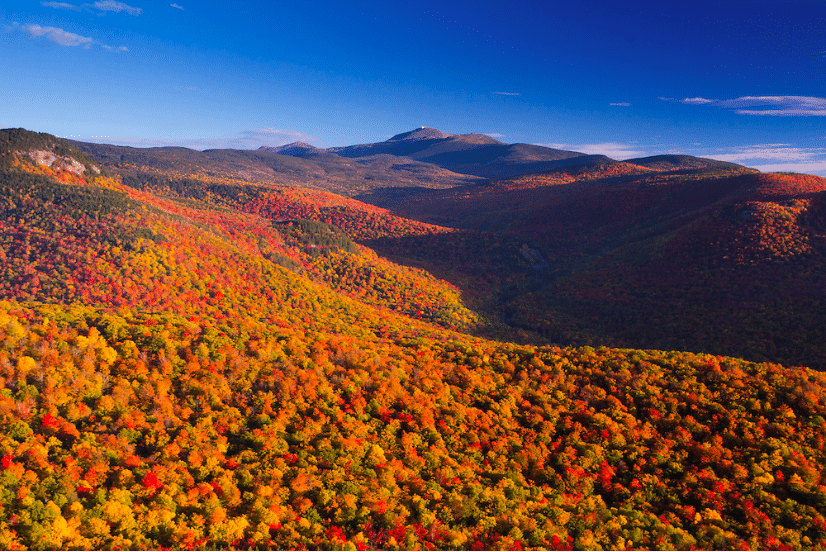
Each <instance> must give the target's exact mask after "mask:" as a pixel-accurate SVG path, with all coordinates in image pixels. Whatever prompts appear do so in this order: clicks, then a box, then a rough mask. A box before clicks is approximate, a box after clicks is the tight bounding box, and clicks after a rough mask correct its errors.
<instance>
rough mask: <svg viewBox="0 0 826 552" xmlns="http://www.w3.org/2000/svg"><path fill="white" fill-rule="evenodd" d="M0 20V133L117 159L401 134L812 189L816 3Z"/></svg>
mask: <svg viewBox="0 0 826 552" xmlns="http://www.w3.org/2000/svg"><path fill="white" fill-rule="evenodd" d="M10 4H12V3H11V2H5V3H2V4H0V28H2V32H0V52H2V56H0V74H2V75H3V77H2V88H0V90H1V91H0V127H3V128H5V127H24V128H28V129H30V130H36V131H40V132H49V133H52V134H55V135H58V136H64V137H76V138H78V139H81V140H87V141H99V142H109V143H118V144H126V145H138V146H141V145H143V146H148V145H166V144H175V145H185V146H188V147H194V148H198V149H205V148H210V147H239V148H255V147H258V146H260V145H265V144H266V145H281V144H285V143H288V142H292V141H295V140H303V141H306V142H310V143H312V144H314V145H316V146H320V147H329V146H341V145H349V144H354V143H366V142H376V141H381V140H384V139H386V138H388V137H390V136H391V135H393V134H397V133H399V132H404V131H407V130H410V129H413V128H416V127H419V126H429V127H434V128H438V129H440V130H443V131H445V132H450V133H469V132H480V133H485V134H490V135H491V136H494V137H496V138H498V139H499V140H502V141H504V142H510V143H513V142H525V143H534V144H546V145H551V146H553V147H561V148H565V149H574V150H578V151H586V152H589V153H604V154H606V155H609V156H611V157H613V158H615V159H625V158H629V157H635V156H641V155H653V154H659V153H686V154H691V155H701V156H707V157H713V158H717V159H724V160H731V161H735V162H739V163H743V164H746V165H749V166H753V167H757V168H761V170H792V171H798V172H809V173H814V174H821V175H824V176H826V2H824V0H813V1H806V2H803V1H794V0H791V1H785V2H780V1H772V2H761V1H754V0H749V1H742V2H734V1H728V2H727V1H722V2H719V1H718V2H713V3H711V2H708V3H704V2H694V3H690V4H684V5H683V4H682V3H679V4H678V3H673V2H665V1H660V2H654V1H637V2H616V1H610V2H608V1H605V2H599V1H587V0H584V1H583V0H578V1H577V2H570V1H568V2H554V1H544V2H540V1H532V2H525V1H520V0H511V1H510V2H501V1H500V2H496V3H493V2H485V1H472V2H471V1H468V2H465V1H451V0H418V1H417V2H388V1H386V0H382V1H372V0H371V1H355V2H333V1H323V0H322V1H316V2H302V1H300V0H299V1H291V2H280V1H268V2H247V1H243V0H241V1H233V2H226V1H225V2H215V1H211V0H206V1H196V0H176V1H175V2H173V3H170V2H169V1H168V0H167V1H155V0H127V1H126V2H120V1H116V0H100V1H94V0H90V1H88V2H85V3H84V2H82V1H80V0H66V1H65V2H63V1H60V2H58V1H30V0H21V1H18V2H14V3H13V5H11V6H10Z"/></svg>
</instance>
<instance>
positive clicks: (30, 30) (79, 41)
mask: <svg viewBox="0 0 826 552" xmlns="http://www.w3.org/2000/svg"><path fill="white" fill-rule="evenodd" d="M20 30H21V31H23V32H24V33H27V34H28V35H29V36H30V37H31V38H41V37H43V38H45V39H46V40H48V41H50V42H54V43H55V44H59V45H61V46H83V47H84V48H89V47H90V46H91V45H92V44H93V43H94V42H95V41H94V40H93V39H92V38H89V37H87V36H80V35H78V34H75V33H70V32H68V31H64V30H63V29H58V28H57V27H41V26H40V25H26V26H24V27H20Z"/></svg>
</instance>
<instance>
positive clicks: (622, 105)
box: [608, 102, 631, 107]
mask: <svg viewBox="0 0 826 552" xmlns="http://www.w3.org/2000/svg"><path fill="white" fill-rule="evenodd" d="M608 105H614V106H618V107H629V106H630V105H631V104H630V103H628V102H612V103H610V104H608Z"/></svg>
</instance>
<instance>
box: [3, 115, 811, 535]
mask: <svg viewBox="0 0 826 552" xmlns="http://www.w3.org/2000/svg"><path fill="white" fill-rule="evenodd" d="M138 153H139V152H138ZM156 153H157V152H149V155H155V154H156ZM167 154H168V152H161V154H160V155H159V157H163V158H165V159H170V157H164V156H167ZM181 155H182V156H188V155H192V154H190V153H187V152H182V153H181ZM272 155H276V154H272ZM203 159H204V157H197V156H196V161H193V162H197V163H201V162H202V160H203ZM603 165H604V167H605V168H603V169H598V168H597V167H596V166H594V167H593V168H591V169H588V170H584V169H581V168H579V169H576V170H574V169H573V168H569V173H567V174H568V176H567V177H563V176H561V173H560V172H559V171H556V172H553V173H549V175H548V177H547V178H548V181H547V184H548V185H542V179H543V176H542V175H537V176H532V177H518V178H517V179H516V180H513V181H500V182H494V183H490V184H488V185H484V186H480V185H474V186H465V187H463V188H461V189H460V190H452V191H450V194H452V195H450V194H448V195H445V196H439V197H440V198H441V199H440V202H445V203H447V204H450V205H453V207H454V209H455V210H456V215H455V218H456V219H457V220H458V219H462V220H466V221H467V224H468V225H479V224H480V221H482V222H483V221H484V220H489V221H491V224H492V223H493V220H492V219H491V217H492V216H493V215H492V211H491V212H485V213H482V214H480V215H478V216H475V217H474V216H472V213H471V212H472V211H473V208H474V206H478V205H481V204H482V203H485V202H489V201H495V202H496V203H497V204H498V205H499V207H500V208H502V209H506V210H507V209H510V211H507V212H506V213H505V214H506V215H507V214H508V213H510V214H512V215H513V214H519V216H520V218H519V219H516V218H513V217H511V218H510V219H508V218H507V217H506V216H504V215H503V218H502V219H498V220H500V221H503V222H504V221H508V220H509V221H510V222H509V223H508V224H507V225H505V226H504V227H503V230H501V231H500V230H497V231H496V232H494V231H481V230H474V229H473V228H470V229H462V228H458V229H457V228H450V227H446V226H441V225H434V224H429V223H427V222H423V221H416V220H412V219H406V218H402V217H399V216H398V215H396V214H394V213H393V212H391V211H389V210H387V209H383V208H380V207H376V206H373V205H368V204H365V203H362V202H359V201H357V200H355V199H348V198H344V197H341V196H336V195H335V194H332V193H330V192H329V191H323V190H318V189H306V188H296V187H286V188H280V187H277V186H274V185H273V184H272V183H269V182H255V181H254V180H251V179H249V178H247V177H245V176H242V177H235V178H233V177H232V176H231V175H224V176H221V177H220V178H218V177H216V176H214V175H199V174H196V173H190V171H191V169H192V168H193V167H187V168H186V169H182V170H181V171H180V172H179V168H178V167H177V166H176V165H172V166H170V167H169V168H168V169H161V168H158V167H156V168H153V169H152V171H153V172H152V174H153V175H155V178H154V180H153V179H147V180H146V181H144V182H143V183H141V182H140V181H137V180H130V178H134V177H133V176H132V177H130V175H129V174H128V171H127V173H126V174H120V173H118V172H117V170H116V169H117V163H114V162H111V163H109V164H107V165H105V166H104V165H100V164H98V163H97V162H96V161H94V160H93V159H92V158H91V157H87V156H86V155H85V154H84V153H82V152H81V151H80V150H78V149H75V148H74V147H73V145H72V144H70V143H67V142H65V141H61V140H58V139H56V138H55V137H53V136H49V135H45V134H36V133H31V132H27V131H22V130H19V129H18V130H7V131H0V344H1V345H0V504H1V505H2V506H0V547H2V548H4V549H22V548H36V549H69V548H73V549H74V548H81V549H116V548H117V549H144V548H152V549H160V548H176V549H195V548H208V549H241V548H246V549H249V548H268V549H288V548H300V549H425V548H426V549H436V548H438V549H448V548H459V549H522V548H548V549H557V550H569V549H573V548H577V549H584V548H611V549H627V548H646V549H650V548H669V549H689V548H701V549H712V548H713V549H734V548H738V549H742V548H760V549H789V548H791V549H804V548H805V549H820V548H824V547H826V517H825V516H824V514H826V487H824V485H823V473H824V468H826V458H824V443H826V424H824V416H826V403H824V397H826V377H824V375H823V374H822V373H821V372H818V371H815V370H812V369H810V368H805V367H795V368H790V367H785V366H782V365H779V364H776V363H755V362H749V361H745V360H741V359H737V358H732V357H723V356H718V355H711V354H705V353H690V352H677V351H656V350H639V349H629V348H624V349H609V348H606V347H599V348H594V347H589V346H585V347H561V346H555V345H541V344H537V343H534V344H529V343H525V344H521V345H520V344H516V343H514V342H513V341H507V340H495V339H486V338H483V337H479V336H478V335H473V334H474V333H476V334H478V333H480V332H483V331H487V332H489V333H493V332H495V331H503V332H505V331H509V330H508V329H507V328H506V327H505V328H503V327H499V326H496V325H495V324H492V323H488V322H486V321H485V320H483V319H484V317H485V316H488V315H489V314H488V313H485V312H482V311H478V312H474V310H476V306H475V304H473V301H481V300H483V299H484V298H485V296H486V295H487V292H488V291H489V290H492V289H494V290H495V289H497V288H496V286H499V285H501V284H503V283H507V286H506V287H505V288H504V289H500V290H499V291H501V292H503V293H504V292H507V291H508V290H509V289H510V287H512V288H513V289H515V290H516V292H517V293H516V294H515V295H514V296H512V297H510V298H508V297H505V296H502V295H496V297H497V300H499V299H500V298H501V299H502V300H503V301H505V304H507V305H511V307H512V308H513V309H514V312H513V313H511V317H512V318H517V317H518V316H520V315H521V316H524V317H525V318H528V316H527V314H526V313H527V312H528V311H527V310H524V309H523V310H520V308H521V306H520V304H519V300H522V299H524V298H525V295H524V294H523V293H521V287H524V286H526V285H531V286H534V287H533V288H531V289H532V290H533V292H536V293H540V292H543V291H544V290H545V289H546V288H545V287H543V286H544V285H547V283H548V282H547V281H546V273H547V272H551V273H554V274H557V272H558V271H559V270H560V267H567V268H568V270H569V275H570V279H569V280H568V281H569V282H573V283H575V282H576V278H574V274H576V273H575V270H576V269H579V268H580V267H581V269H582V271H583V272H582V274H583V275H584V276H583V281H584V282H586V286H584V287H582V288H581V289H586V290H590V289H604V286H605V285H607V284H605V282H610V281H611V279H610V278H607V279H603V280H602V284H600V280H597V279H596V277H595V275H596V274H598V273H597V272H596V271H595V270H594V269H593V268H590V267H592V266H601V265H600V263H603V265H604V264H605V263H608V262H609V261H610V260H611V259H612V258H613V257H611V255H615V256H617V257H618V258H619V259H620V261H621V262H622V263H624V265H623V266H625V265H627V264H628V263H629V262H630V261H629V259H630V256H629V255H630V253H628V252H625V251H624V250H623V249H622V247H623V246H629V247H630V245H631V244H640V243H643V240H644V239H646V236H650V237H651V236H659V238H657V239H654V240H653V241H652V242H651V244H652V245H651V248H650V250H639V248H637V247H634V248H633V249H635V250H638V251H640V255H641V257H640V259H638V261H639V263H640V264H639V265H638V266H639V267H642V268H646V269H651V268H652V267H653V266H655V264H654V263H651V262H648V261H647V260H646V259H654V258H655V257H656V255H657V254H659V252H661V251H668V250H669V248H671V249H673V250H674V251H679V252H690V251H693V250H694V248H695V246H696V245H698V244H701V243H702V242H698V241H697V240H698V236H700V235H701V233H698V232H699V230H698V229H697V228H696V227H699V228H700V229H702V228H707V232H708V235H713V236H718V235H719V236H721V237H726V236H727V237H728V238H731V239H729V241H727V242H720V243H721V244H723V245H721V247H723V246H725V247H724V249H725V248H728V249H725V250H726V251H729V252H730V253H731V254H735V255H736V254H738V253H739V254H742V258H741V257H737V258H732V259H730V260H727V261H726V262H729V261H730V263H731V264H730V265H725V266H726V267H729V268H730V267H732V266H735V265H737V263H740V262H742V263H746V264H748V263H752V265H753V266H757V267H760V266H763V264H765V263H768V265H771V266H777V267H780V269H781V270H779V271H780V272H783V273H784V274H787V275H790V274H794V273H798V272H800V273H803V272H805V271H806V270H812V265H809V264H806V263H808V262H810V261H809V259H811V258H817V254H816V251H818V250H819V249H818V248H819V247H820V245H818V243H817V239H816V238H817V235H816V234H817V233H818V232H820V233H821V234H822V233H823V232H824V231H826V227H825V226H824V221H826V214H824V207H823V206H824V201H823V196H822V192H821V188H822V179H816V178H804V177H792V176H788V177H783V176H778V175H759V174H751V173H748V172H745V171H742V170H739V171H717V172H714V171H712V172H708V171H706V172H702V171H701V172H696V173H692V174H691V175H689V178H686V175H685V174H681V175H678V174H676V173H673V174H671V173H668V172H661V171H655V170H653V169H649V168H646V167H643V166H641V165H627V166H624V165H618V166H615V165H616V164H615V163H603ZM227 170H228V169H227ZM715 170H716V169H715ZM600 171H614V172H611V173H610V174H611V176H605V175H603V177H602V178H604V179H605V180H604V181H601V180H600V178H599V177H596V176H595V175H596V174H598V173H599V172H600ZM184 173H187V174H188V175H189V176H187V177H186V178H184V177H183V176H181V175H182V174H184ZM583 174H584V175H587V178H586V177H582V175H583ZM577 175H579V177H581V178H584V179H581V180H577V178H578V176H577ZM161 177H163V178H161ZM566 178H571V179H573V180H572V181H571V182H567V183H560V180H565V179H566ZM125 182H126V183H132V184H135V186H131V185H126V184H125ZM170 184H171V185H170ZM566 190H567V192H566ZM618 190H619V191H620V192H621V193H622V194H625V195H626V196H629V197H639V199H636V200H634V201H631V202H626V203H623V204H622V205H625V206H626V207H625V208H622V209H620V208H618V207H616V206H615V203H616V199H617V197H621V194H620V195H618V194H616V193H612V192H616V191H618ZM428 193H447V192H439V191H436V192H428ZM576 197H579V198H580V199H586V200H588V202H587V204H586V205H583V206H581V207H580V212H581V213H590V215H588V216H589V217H590V218H589V219H588V222H590V223H591V226H592V227H593V228H591V230H590V232H583V231H582V229H581V228H580V227H577V228H574V229H572V230H570V231H569V233H567V234H564V235H562V236H560V237H559V238H558V239H559V240H560V241H559V243H557V242H554V241H552V239H551V238H552V237H553V236H554V232H555V230H556V229H557V228H560V227H561V226H560V225H561V224H562V222H560V221H558V220H556V219H555V218H554V217H549V216H548V211H547V210H546V211H545V218H544V219H542V218H540V216H539V215H540V207H542V206H545V208H546V209H550V207H551V206H554V205H555V206H558V207H559V208H568V209H573V206H574V205H575V203H574V198H576ZM540 200H541V201H540ZM531 201H534V202H536V203H535V206H534V207H531V205H530V202H531ZM509 202H510V203H509ZM794 202H797V203H794ZM679 205H683V206H685V207H684V209H683V211H681V210H680V209H679V207H678V206H679ZM704 206H705V207H704ZM413 208H415V209H423V207H422V206H421V205H418V204H414V205H413V207H411V209H413ZM421 212H424V211H421ZM575 214H576V213H573V214H571V220H573V221H576V220H579V219H578V218H577V217H576V216H574V215H575ZM600 214H601V215H602V216H603V221H602V223H603V224H602V226H600V225H596V222H595V221H599V217H598V215H600ZM450 215H451V213H450V212H445V213H444V216H450ZM528 215H534V216H535V218H533V219H531V218H529V217H528ZM609 215H610V216H609ZM718 215H719V220H718V219H716V218H714V217H715V216H718ZM704 217H705V218H704ZM684 220H687V221H689V222H686V223H685V224H683V221H684ZM640 221H642V222H640ZM646 221H653V222H651V224H648V223H647V222H646ZM767 221H771V224H769V222H767ZM711 223H713V224H711ZM646 224H648V226H646ZM726 224H730V225H731V228H730V227H729V226H726ZM769 228H771V229H777V231H776V232H775V233H772V232H768V230H766V231H763V230H764V229H769ZM781 230H782V231H781ZM646 232H648V234H646ZM738 232H739V233H738ZM795 232H798V233H799V232H804V234H801V235H800V236H798V234H795ZM805 232H808V233H805ZM576 234H579V236H580V239H574V238H573V237H572V236H574V235H576ZM612 236H613V238H612ZM738 236H739V238H738V239H740V241H738V240H737V239H733V238H736V237H738ZM777 236H782V237H783V239H779V240H775V239H774V238H775V237H777ZM795 236H798V237H795ZM803 237H806V238H808V241H806V240H803V239H802V238H803ZM798 238H800V239H798ZM652 239H653V238H652ZM683 239H685V240H688V241H687V242H685V243H683V242H682V241H680V240H683ZM721 239H722V238H721ZM533 240H535V241H533ZM580 240H581V243H580ZM612 240H614V241H612ZM749 240H752V241H749ZM755 240H756V241H755ZM526 242H527V243H526ZM661 242H662V243H661ZM560 244H561V245H560ZM755 244H759V246H758V245H755ZM373 245H376V247H375V248H374V247H373ZM390 246H393V247H394V248H395V249H396V253H395V254H393V255H390V254H389V253H388V254H383V251H384V249H382V247H384V248H387V249H388V250H389V249H390ZM805 246H808V247H809V248H810V249H811V250H812V251H813V252H812V253H807V252H806V251H808V250H805ZM800 247H803V249H800ZM405 248H406V249H405ZM706 251H710V252H711V253H714V254H713V255H712V256H711V257H710V259H712V260H714V259H720V258H723V256H721V255H720V254H719V253H716V250H715V249H714V248H710V249H709V248H706ZM404 252H406V253H407V255H408V257H410V258H411V259H412V260H413V261H417V262H421V263H422V264H424V263H429V264H432V265H433V266H434V267H436V269H438V270H436V271H435V272H437V274H436V276H438V271H444V272H446V273H448V274H450V275H452V276H455V275H457V274H458V275H460V276H462V275H464V276H463V277H466V278H468V280H467V281H462V280H461V278H460V279H459V281H460V283H462V285H463V286H468V287H467V288H463V287H462V286H456V285H452V284H451V283H449V282H447V281H445V279H440V278H438V277H436V276H434V274H433V273H430V272H429V271H423V270H421V269H412V268H410V267H409V266H403V265H400V264H397V263H394V262H392V258H395V257H403V256H404V255H402V254H401V253H404ZM413 252H417V255H418V257H415V255H413ZM551 253H554V255H556V256H552V255H551ZM563 253H565V254H566V255H567V254H570V255H571V257H570V258H571V259H572V260H570V261H564V262H568V263H569V264H567V265H564V264H562V263H563V257H562V254H563ZM801 255H803V257H801ZM807 255H808V256H807ZM388 257H390V258H388ZM413 257H415V258H413ZM787 257H789V258H790V259H792V260H791V261H789V259H787ZM520 258H521V260H520ZM797 258H800V259H802V260H801V261H800V263H801V264H797V265H794V266H795V270H787V269H786V270H782V269H783V268H784V267H787V266H788V265H787V264H785V263H787V262H793V263H794V262H798V261H795V260H794V259H797ZM674 259H675V261H674V263H675V266H680V267H682V266H683V264H684V263H685V262H687V261H686V260H684V259H682V258H681V257H680V256H679V255H677V254H675V256H674ZM437 260H438V261H439V262H436V261H437ZM677 261H679V262H677ZM646 262H648V264H646ZM709 262H711V261H709ZM411 264H413V263H411ZM768 265H767V266H768ZM660 266H661V267H662V268H663V270H664V269H665V267H666V266H667V264H665V262H661V263H660ZM480 271H481V276H482V277H481V278H480ZM721 274H725V272H721ZM588 275H591V280H587V278H586V277H587V276H588ZM564 276H565V273H564V272H562V273H559V274H557V275H556V276H555V278H556V279H555V280H553V282H563V278H564ZM485 278H487V280H485ZM509 278H510V279H509ZM479 282H481V283H480V284H479V286H478V287H477V288H476V292H477V293H476V295H474V294H468V293H466V292H467V291H469V289H468V288H469V287H471V286H470V285H469V284H476V283H479ZM558 285H560V286H561V284H558ZM600 285H601V286H603V287H600ZM508 286H509V287H508ZM560 289H561V288H560ZM529 291H530V290H529ZM569 297H570V298H576V296H574V295H570V296H569ZM471 299H472V300H473V301H471ZM549 300H550V299H549ZM549 304H550V305H551V306H552V307H553V306H554V304H553V303H549ZM607 304H611V303H610V301H608V302H607ZM497 308H498V307H497ZM543 312H544V311H543ZM571 317H572V318H573V315H571ZM536 320H538V321H540V322H541V324H544V323H545V321H546V319H545V318H542V317H537V318H536ZM591 322H592V320H591V319H586V320H585V323H591ZM486 324H487V326H486ZM541 324H534V327H535V328H536V329H537V330H539V331H540V332H548V331H549V330H548V328H547V327H545V326H543V325H541ZM595 327H597V326H595ZM716 327H723V324H721V323H719V322H718V324H717V326H716ZM536 337H537V336H536V334H531V333H528V332H523V333H522V334H521V338H522V339H523V340H530V339H534V338H536Z"/></svg>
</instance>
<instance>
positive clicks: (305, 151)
mask: <svg viewBox="0 0 826 552" xmlns="http://www.w3.org/2000/svg"><path fill="white" fill-rule="evenodd" d="M258 151H269V152H272V153H280V154H281V155H289V156H292V157H308V156H311V155H313V154H320V153H325V150H323V149H321V148H317V147H315V146H311V145H310V144H308V143H306V142H293V143H292V144H287V145H285V146H261V147H260V148H258Z"/></svg>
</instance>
